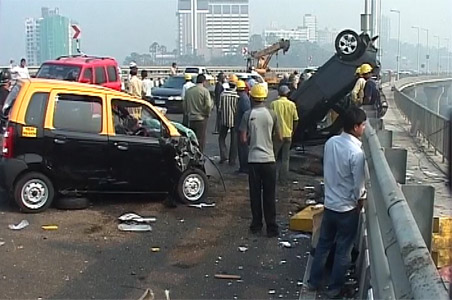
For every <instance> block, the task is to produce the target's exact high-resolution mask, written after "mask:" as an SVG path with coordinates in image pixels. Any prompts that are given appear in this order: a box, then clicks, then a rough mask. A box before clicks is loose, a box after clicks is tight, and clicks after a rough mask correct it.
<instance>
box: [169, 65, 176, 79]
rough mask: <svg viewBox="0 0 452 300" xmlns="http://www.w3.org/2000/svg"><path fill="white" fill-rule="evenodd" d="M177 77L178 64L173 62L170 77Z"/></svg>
mask: <svg viewBox="0 0 452 300" xmlns="http://www.w3.org/2000/svg"><path fill="white" fill-rule="evenodd" d="M176 75H177V64H176V63H175V62H173V64H172V65H171V68H170V76H171V77H172V76H176Z"/></svg>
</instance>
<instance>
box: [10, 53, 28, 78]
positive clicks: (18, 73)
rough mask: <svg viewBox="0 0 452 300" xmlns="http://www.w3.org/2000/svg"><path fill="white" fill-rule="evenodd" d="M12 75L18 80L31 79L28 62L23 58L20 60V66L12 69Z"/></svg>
mask: <svg viewBox="0 0 452 300" xmlns="http://www.w3.org/2000/svg"><path fill="white" fill-rule="evenodd" d="M11 73H12V74H13V75H14V78H16V79H28V78H30V73H29V72H28V68H27V60H26V59H25V58H22V59H21V60H20V65H19V66H16V67H14V68H12V69H11Z"/></svg>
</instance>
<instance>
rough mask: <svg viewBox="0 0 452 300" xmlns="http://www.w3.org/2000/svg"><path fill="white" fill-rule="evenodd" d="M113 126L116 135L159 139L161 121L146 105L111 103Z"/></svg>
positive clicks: (114, 101) (120, 101)
mask: <svg viewBox="0 0 452 300" xmlns="http://www.w3.org/2000/svg"><path fill="white" fill-rule="evenodd" d="M112 115H113V126H114V128H115V133H116V134H118V135H129V136H137V137H152V138H159V137H160V136H161V132H162V130H161V126H162V121H161V120H160V118H158V117H157V115H156V114H155V113H154V112H153V111H152V110H151V109H150V108H149V107H147V106H146V105H143V104H140V103H135V102H131V101H125V100H113V101H112Z"/></svg>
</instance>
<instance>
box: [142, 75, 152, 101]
mask: <svg viewBox="0 0 452 300" xmlns="http://www.w3.org/2000/svg"><path fill="white" fill-rule="evenodd" d="M141 82H142V84H143V88H142V90H143V91H142V93H143V99H145V100H146V101H148V102H152V93H151V90H152V88H153V87H154V82H152V80H150V79H149V78H148V71H146V70H142V71H141Z"/></svg>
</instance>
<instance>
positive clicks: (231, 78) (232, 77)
mask: <svg viewBox="0 0 452 300" xmlns="http://www.w3.org/2000/svg"><path fill="white" fill-rule="evenodd" d="M238 80H239V78H238V77H237V75H235V74H231V75H229V81H230V82H232V83H236V82H237V81H238Z"/></svg>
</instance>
